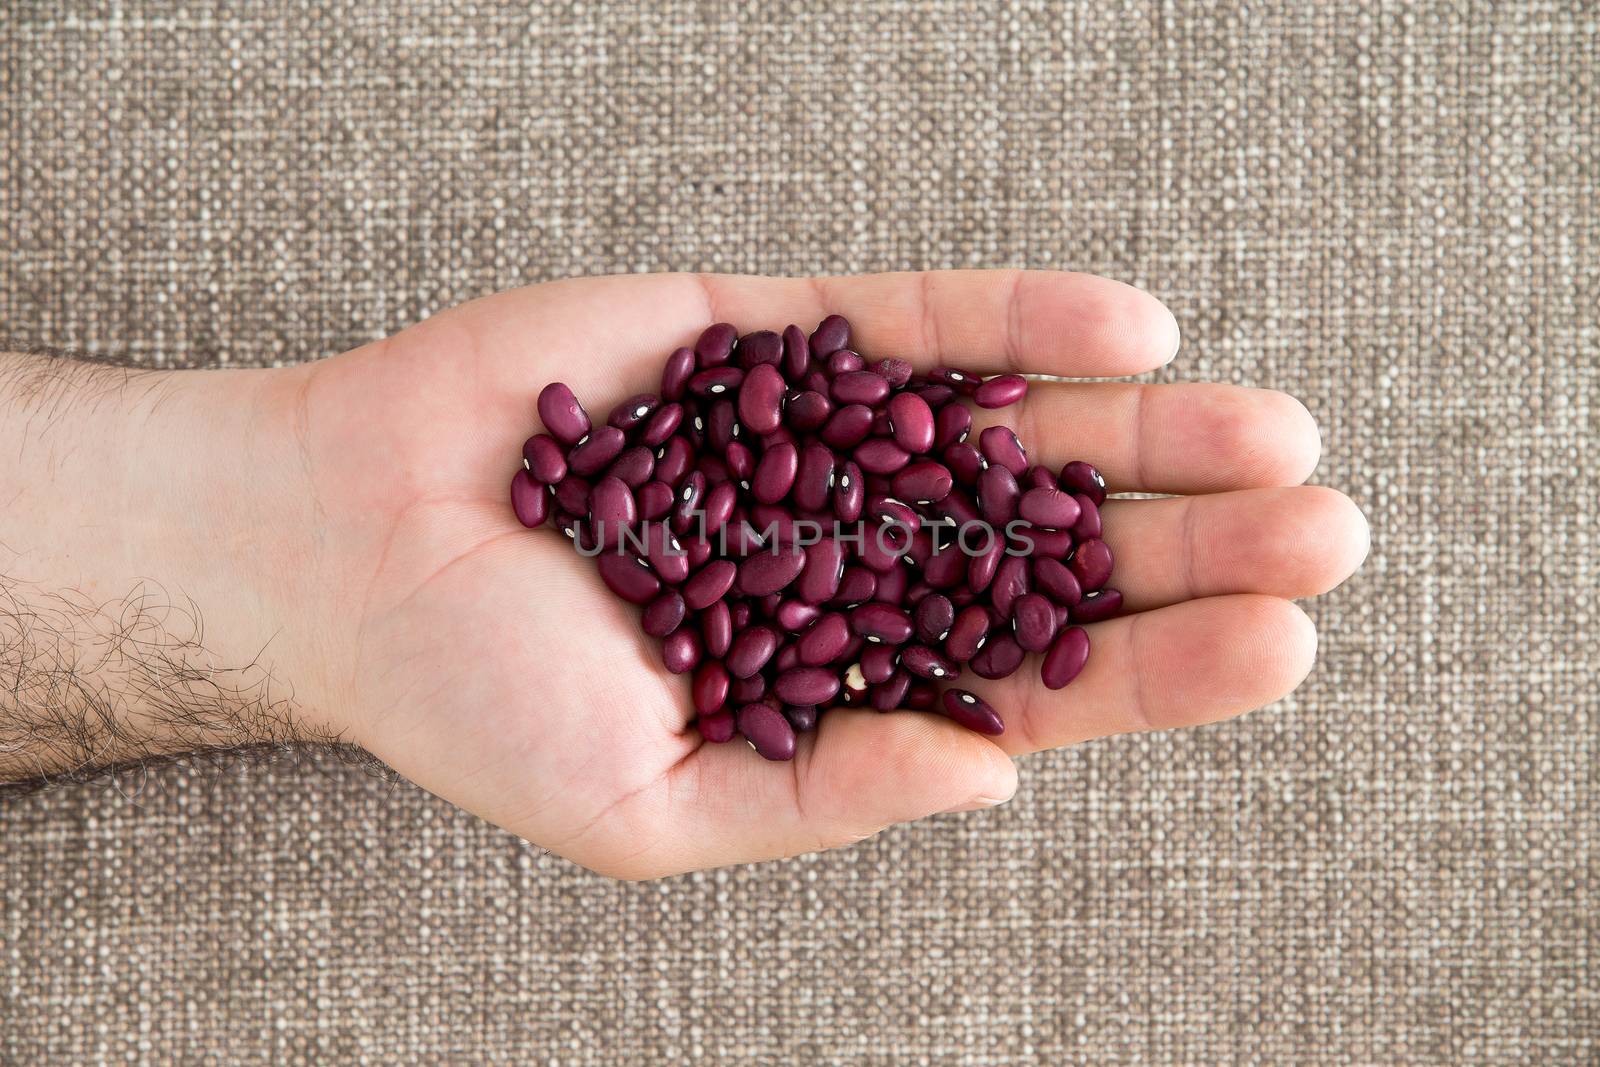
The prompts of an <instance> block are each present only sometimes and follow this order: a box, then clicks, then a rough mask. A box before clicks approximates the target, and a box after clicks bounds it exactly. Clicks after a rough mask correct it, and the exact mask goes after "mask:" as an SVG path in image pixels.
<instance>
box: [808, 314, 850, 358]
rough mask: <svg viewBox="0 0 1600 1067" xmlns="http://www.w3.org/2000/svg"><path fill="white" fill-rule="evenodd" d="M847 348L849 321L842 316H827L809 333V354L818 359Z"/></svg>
mask: <svg viewBox="0 0 1600 1067" xmlns="http://www.w3.org/2000/svg"><path fill="white" fill-rule="evenodd" d="M849 347H850V320H849V319H847V318H845V317H844V316H843V315H829V316H828V317H827V318H825V319H823V320H822V321H821V322H819V323H817V328H816V329H815V330H813V331H812V332H811V354H812V355H813V356H816V357H817V358H819V359H820V358H822V357H823V356H826V355H828V354H830V353H832V352H837V351H839V349H841V348H849Z"/></svg>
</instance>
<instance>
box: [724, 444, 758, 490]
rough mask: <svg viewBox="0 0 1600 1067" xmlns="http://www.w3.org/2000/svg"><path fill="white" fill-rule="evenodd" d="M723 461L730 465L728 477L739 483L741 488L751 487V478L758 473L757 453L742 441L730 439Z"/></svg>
mask: <svg viewBox="0 0 1600 1067" xmlns="http://www.w3.org/2000/svg"><path fill="white" fill-rule="evenodd" d="M723 461H724V462H725V463H727V465H728V477H729V478H730V479H731V480H732V481H735V482H738V483H739V487H740V488H741V489H748V488H750V479H751V478H753V477H754V476H755V473H756V454H755V453H754V452H753V451H751V449H750V446H749V445H746V444H745V443H744V442H742V441H729V442H728V448H727V451H726V453H725V454H724V455H723Z"/></svg>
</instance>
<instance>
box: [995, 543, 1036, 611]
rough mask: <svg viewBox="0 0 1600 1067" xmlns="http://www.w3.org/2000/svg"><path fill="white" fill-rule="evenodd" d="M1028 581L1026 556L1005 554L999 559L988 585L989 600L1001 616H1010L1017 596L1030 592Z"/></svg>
mask: <svg viewBox="0 0 1600 1067" xmlns="http://www.w3.org/2000/svg"><path fill="white" fill-rule="evenodd" d="M1031 591H1032V590H1031V588H1030V586H1029V582H1028V558H1027V557H1026V556H1007V557H1005V558H1004V559H1002V560H1001V561H1000V566H999V568H998V569H996V571H995V573H994V581H993V582H992V583H990V585H989V602H990V603H991V604H993V605H994V610H995V611H997V612H999V613H1000V615H1001V616H1002V617H1003V618H1007V619H1009V618H1010V617H1011V609H1012V606H1013V605H1014V604H1015V603H1016V600H1017V598H1018V597H1019V596H1021V595H1022V594H1024V593H1028V592H1031Z"/></svg>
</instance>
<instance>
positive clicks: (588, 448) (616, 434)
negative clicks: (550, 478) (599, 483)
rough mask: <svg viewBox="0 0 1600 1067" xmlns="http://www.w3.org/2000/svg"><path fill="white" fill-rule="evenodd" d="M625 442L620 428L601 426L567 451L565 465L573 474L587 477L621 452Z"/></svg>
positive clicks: (603, 467) (596, 472) (602, 467)
mask: <svg viewBox="0 0 1600 1067" xmlns="http://www.w3.org/2000/svg"><path fill="white" fill-rule="evenodd" d="M626 444H627V437H625V436H624V435H623V433H622V431H621V430H619V429H617V428H616V427H615V426H602V427H600V428H599V429H597V430H595V431H594V432H593V433H591V434H590V435H589V436H588V437H587V438H585V439H584V440H583V441H581V442H580V443H578V444H577V445H574V446H573V448H572V451H570V452H568V453H567V466H568V467H570V468H571V469H572V472H573V473H574V474H579V475H582V476H583V477H585V478H587V477H589V476H590V475H592V474H598V473H599V472H600V471H602V470H604V469H605V468H606V465H607V464H609V463H610V462H611V461H612V460H614V459H616V458H617V456H618V455H620V454H621V452H622V449H623V446H624V445H626Z"/></svg>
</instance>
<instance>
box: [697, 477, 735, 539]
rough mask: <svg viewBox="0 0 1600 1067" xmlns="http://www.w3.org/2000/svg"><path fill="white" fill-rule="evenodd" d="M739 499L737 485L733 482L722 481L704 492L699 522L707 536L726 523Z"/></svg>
mask: <svg viewBox="0 0 1600 1067" xmlns="http://www.w3.org/2000/svg"><path fill="white" fill-rule="evenodd" d="M738 500H739V487H738V486H737V485H735V484H734V483H733V482H722V483H720V484H718V485H715V486H713V487H712V488H711V490H710V491H709V492H707V493H706V495H705V497H704V499H703V501H702V503H701V512H702V516H701V520H700V521H701V522H703V523H704V524H705V525H704V531H703V532H704V533H705V534H706V535H707V536H708V537H709V536H710V535H711V534H714V533H716V532H717V531H718V530H720V529H722V528H723V527H724V526H726V525H727V524H728V520H729V519H731V518H733V509H734V507H735V506H736V505H737V503H738Z"/></svg>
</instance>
